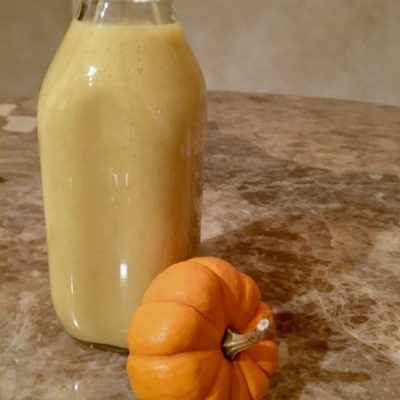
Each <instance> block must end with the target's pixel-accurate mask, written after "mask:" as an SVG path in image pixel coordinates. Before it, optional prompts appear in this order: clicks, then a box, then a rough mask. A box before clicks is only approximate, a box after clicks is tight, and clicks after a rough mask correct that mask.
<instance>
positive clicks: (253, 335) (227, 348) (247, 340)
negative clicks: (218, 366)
mask: <svg viewBox="0 0 400 400" xmlns="http://www.w3.org/2000/svg"><path fill="white" fill-rule="evenodd" d="M269 327H270V323H269V321H268V320H267V319H262V320H261V321H260V322H259V323H258V324H257V326H256V329H254V330H252V331H250V332H246V333H243V334H241V333H236V332H234V331H232V330H231V329H229V328H228V329H227V331H226V334H225V337H224V341H223V342H222V350H223V352H224V354H225V357H227V358H228V359H229V360H233V359H234V358H235V357H236V356H237V355H238V354H239V353H240V352H241V351H244V350H247V349H249V348H250V347H253V346H254V345H256V344H257V343H260V342H261V341H262V340H263V339H264V338H265V336H266V334H267V331H268V329H269Z"/></svg>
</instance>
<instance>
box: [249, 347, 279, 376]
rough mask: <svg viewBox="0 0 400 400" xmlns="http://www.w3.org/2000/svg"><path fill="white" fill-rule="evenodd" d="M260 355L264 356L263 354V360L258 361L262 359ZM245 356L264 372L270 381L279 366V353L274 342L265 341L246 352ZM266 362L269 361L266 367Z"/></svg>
mask: <svg viewBox="0 0 400 400" xmlns="http://www.w3.org/2000/svg"><path fill="white" fill-rule="evenodd" d="M260 353H263V354H261V360H258V359H257V358H258V357H260ZM245 354H246V355H247V356H248V357H249V358H250V359H251V360H252V361H253V362H255V363H256V364H257V365H258V366H259V368H260V369H261V370H263V371H264V373H265V374H266V375H267V377H268V379H270V377H271V375H272V374H273V373H274V371H275V370H276V367H277V364H278V357H279V351H278V346H277V344H276V343H275V342H273V341H272V340H263V341H262V342H260V343H259V344H258V345H256V346H254V347H252V348H251V349H248V350H246V352H245ZM271 359H272V360H271ZM265 360H268V362H267V364H266V365H265ZM269 360H271V361H269Z"/></svg>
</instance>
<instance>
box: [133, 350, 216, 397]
mask: <svg viewBox="0 0 400 400" xmlns="http://www.w3.org/2000/svg"><path fill="white" fill-rule="evenodd" d="M220 359H221V356H220V355H219V354H218V353H217V352H216V351H204V352H203V351H194V352H192V354H191V355H188V354H185V353H178V354H173V355H168V356H142V355H136V354H135V355H133V356H132V355H131V356H129V358H128V362H127V370H128V374H129V376H130V379H131V384H132V387H133V388H135V387H136V390H137V392H135V393H136V395H137V396H138V397H139V398H140V399H142V398H146V397H147V398H148V399H165V400H167V399H168V400H171V399H189V398H190V399H192V400H199V399H202V398H203V396H204V393H205V392H206V390H204V383H205V382H204V379H205V378H206V375H207V379H206V381H207V388H208V385H210V386H211V385H212V384H213V381H214V375H215V370H217V368H215V365H216V364H218V362H216V361H217V360H220ZM193 360H195V361H193ZM178 365H181V368H177V366H178ZM213 368H215V370H212V371H210V370H211V369H213ZM171 374H172V375H171ZM139 378H140V379H139ZM188 379H189V380H188ZM163 382H165V384H164V385H163V384H162V383H163ZM189 382H191V385H190V383H189ZM171 385H172V387H171ZM175 390H180V391H181V393H180V394H179V395H178V394H177V393H176V392H175ZM149 391H150V392H151V396H149ZM200 391H201V393H200V395H199V396H197V395H196V393H199V392H200ZM144 392H147V396H144V395H143V394H144ZM189 393H190V396H189ZM183 395H184V396H185V397H182V396H183Z"/></svg>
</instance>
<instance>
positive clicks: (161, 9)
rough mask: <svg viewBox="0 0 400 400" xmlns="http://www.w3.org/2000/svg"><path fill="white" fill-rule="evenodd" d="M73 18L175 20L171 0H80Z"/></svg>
mask: <svg viewBox="0 0 400 400" xmlns="http://www.w3.org/2000/svg"><path fill="white" fill-rule="evenodd" d="M75 19H77V20H78V21H90V22H96V23H121V22H122V23H145V24H159V25H160V24H171V23H175V22H176V18H175V13H174V9H173V0H80V2H79V7H78V8H77V10H76V13H75Z"/></svg>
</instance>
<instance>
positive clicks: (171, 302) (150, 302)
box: [145, 299, 215, 329]
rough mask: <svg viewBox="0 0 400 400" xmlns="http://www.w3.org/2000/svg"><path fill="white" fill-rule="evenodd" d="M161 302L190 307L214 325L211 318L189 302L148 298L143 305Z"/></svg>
mask: <svg viewBox="0 0 400 400" xmlns="http://www.w3.org/2000/svg"><path fill="white" fill-rule="evenodd" d="M161 303H163V304H180V305H182V306H184V307H187V308H190V309H191V310H194V311H196V312H197V314H199V315H200V316H202V317H203V318H204V319H205V320H206V321H207V322H208V323H209V324H210V325H211V326H213V327H214V322H213V321H211V319H210V318H208V317H207V315H205V314H204V313H203V312H201V311H200V310H198V309H197V308H196V307H194V306H192V305H190V304H187V303H183V302H181V301H179V302H177V301H173V300H164V299H160V300H157V301H156V300H150V301H146V303H145V305H147V304H161ZM214 329H215V327H214Z"/></svg>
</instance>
